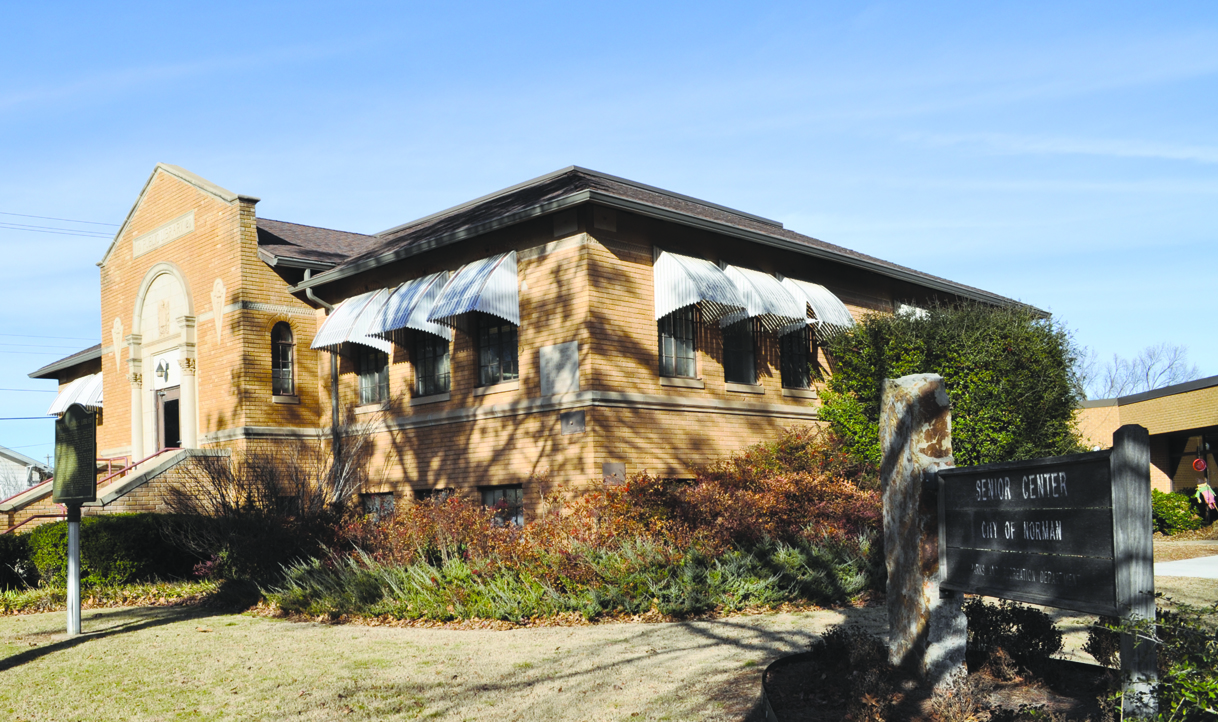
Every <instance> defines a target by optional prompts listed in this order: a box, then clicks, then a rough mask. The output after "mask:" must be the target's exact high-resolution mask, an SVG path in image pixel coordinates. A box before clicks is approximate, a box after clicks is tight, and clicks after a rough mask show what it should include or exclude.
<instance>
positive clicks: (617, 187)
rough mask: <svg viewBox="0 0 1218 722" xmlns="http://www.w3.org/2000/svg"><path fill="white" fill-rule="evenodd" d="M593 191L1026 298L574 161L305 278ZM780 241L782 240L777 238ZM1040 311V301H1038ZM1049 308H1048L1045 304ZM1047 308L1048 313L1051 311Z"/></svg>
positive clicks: (998, 299)
mask: <svg viewBox="0 0 1218 722" xmlns="http://www.w3.org/2000/svg"><path fill="white" fill-rule="evenodd" d="M580 194H587V196H586V197H588V198H589V199H590V200H599V201H600V202H610V203H614V202H617V203H618V204H619V205H622V207H626V208H628V209H631V210H635V211H636V212H641V213H645V214H651V215H657V216H660V217H672V218H673V220H674V221H675V222H678V223H681V222H686V223H688V222H690V221H691V220H692V221H695V222H696V221H706V222H709V224H712V227H714V228H715V229H716V230H719V231H720V232H725V233H729V234H731V233H735V234H737V235H739V236H740V237H744V238H746V239H750V240H755V241H759V242H763V243H773V244H774V245H781V246H785V247H789V248H793V249H795V250H800V249H801V248H802V249H803V252H806V253H809V254H811V255H815V256H819V257H823V258H826V259H829V260H834V261H838V262H842V263H846V264H849V265H853V266H858V267H861V268H866V269H868V270H871V271H874V272H876V273H880V274H882V275H886V276H889V277H893V278H899V279H902V280H905V281H908V282H910V283H915V284H919V285H923V286H926V287H929V288H934V289H940V290H945V291H948V292H950V293H953V294H958V295H960V296H963V297H966V298H973V299H977V300H982V301H985V302H988V303H998V304H1002V305H1008V304H1013V305H1024V304H1020V303H1019V302H1017V301H1014V300H1012V299H1009V298H1006V297H1003V296H999V295H997V294H994V293H990V292H989V291H985V290H982V289H978V288H974V287H972V286H966V285H963V284H959V283H955V282H953V281H950V280H947V279H945V278H940V277H939V276H934V275H931V274H928V273H922V272H921V271H916V270H914V269H912V268H908V267H905V266H901V265H899V264H896V263H891V262H889V261H885V260H883V259H880V258H875V257H873V256H868V255H866V254H864V253H859V252H857V251H852V250H850V249H849V248H843V247H842V246H837V245H834V244H832V243H826V242H824V241H821V240H819V239H816V238H812V237H811V236H805V235H803V234H801V233H796V232H794V231H790V230H787V229H785V228H783V227H782V224H781V223H778V222H776V221H771V220H768V219H765V218H761V217H759V216H754V215H751V214H748V213H743V212H741V211H737V210H734V209H731V208H726V207H724V206H720V205H716V204H713V203H708V202H706V201H702V200H699V199H697V198H691V197H689V196H684V195H681V194H677V193H672V192H670V191H666V190H662V189H660V188H655V187H652V186H647V185H643V184H641V183H636V182H634V181H630V180H627V179H624V178H618V177H616V176H611V175H606V174H604V173H599V172H597V171H592V170H588V169H586V168H580V167H578V166H571V167H569V168H565V169H563V170H560V171H557V172H555V173H551V174H549V175H545V176H542V177H540V178H536V179H534V180H531V181H527V182H525V183H521V184H520V185H516V186H513V187H511V188H507V189H505V190H502V191H499V192H497V193H492V194H491V195H488V196H484V197H482V198H478V199H475V200H473V201H470V202H468V203H464V204H462V205H459V206H456V207H454V208H450V209H448V210H445V211H441V212H439V213H436V214H434V215H431V216H427V217H425V218H421V219H419V220H416V221H412V222H410V223H407V224H405V225H401V226H398V227H396V228H391V229H389V230H387V231H382V232H381V233H378V234H376V237H377V238H378V239H379V241H380V242H379V244H378V245H375V246H370V247H369V248H367V249H366V250H364V251H363V252H361V253H360V254H358V255H352V256H351V257H349V258H347V259H346V260H344V261H343V262H341V263H339V264H337V265H336V267H335V268H333V269H331V270H328V271H325V272H323V273H321V274H319V275H318V276H315V277H314V279H313V280H312V281H309V282H306V283H304V284H301V286H300V287H302V288H303V287H304V286H315V285H322V284H325V283H327V282H329V281H332V280H338V279H339V278H343V277H346V276H350V275H354V274H356V273H360V272H362V271H365V270H367V269H368V268H371V267H375V266H376V265H380V264H381V263H389V262H393V261H395V260H399V259H401V258H404V257H407V256H410V255H414V254H415V253H418V252H422V251H424V250H427V249H429V248H434V247H438V246H442V245H447V244H448V243H454V242H457V241H460V240H463V239H465V238H470V237H473V236H475V235H478V234H479V233H482V232H485V231H487V230H489V229H490V228H493V227H496V225H497V224H506V223H511V222H516V221H517V220H523V219H524V218H525V217H526V216H529V215H531V214H532V215H536V214H539V212H549V210H547V208H546V207H547V206H549V205H552V206H554V209H555V210H557V207H558V206H560V205H562V203H561V202H562V200H563V199H569V198H570V197H572V196H577V195H580ZM775 241H777V243H774V242H775ZM1034 310H1037V311H1039V310H1038V309H1034ZM1040 313H1044V312H1040ZM1045 315H1047V314H1045Z"/></svg>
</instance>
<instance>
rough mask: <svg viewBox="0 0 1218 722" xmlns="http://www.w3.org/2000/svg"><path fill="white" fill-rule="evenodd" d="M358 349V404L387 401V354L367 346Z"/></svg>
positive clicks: (358, 346)
mask: <svg viewBox="0 0 1218 722" xmlns="http://www.w3.org/2000/svg"><path fill="white" fill-rule="evenodd" d="M356 348H358V349H359V359H358V364H359V402H360V403H361V404H379V403H381V402H382V401H386V400H388V399H389V354H387V353H385V352H384V351H377V350H376V349H374V348H369V347H368V346H360V345H357V346H356Z"/></svg>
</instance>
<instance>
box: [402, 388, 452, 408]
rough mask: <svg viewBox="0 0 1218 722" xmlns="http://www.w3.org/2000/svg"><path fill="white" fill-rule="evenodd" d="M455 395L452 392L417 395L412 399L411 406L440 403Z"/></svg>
mask: <svg viewBox="0 0 1218 722" xmlns="http://www.w3.org/2000/svg"><path fill="white" fill-rule="evenodd" d="M452 397H453V395H452V393H450V392H447V391H446V392H444V393H442V394H432V395H430V396H416V397H414V398H413V399H411V400H410V405H411V406H422V405H424V404H438V403H442V402H444V401H449V400H451V399H452Z"/></svg>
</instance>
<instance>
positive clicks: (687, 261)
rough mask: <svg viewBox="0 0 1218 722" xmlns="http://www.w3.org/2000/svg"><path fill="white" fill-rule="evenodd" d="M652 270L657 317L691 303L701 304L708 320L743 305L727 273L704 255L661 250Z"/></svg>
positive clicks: (659, 317) (741, 307)
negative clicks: (684, 254)
mask: <svg viewBox="0 0 1218 722" xmlns="http://www.w3.org/2000/svg"><path fill="white" fill-rule="evenodd" d="M653 271H654V274H655V300H656V320H659V319H661V318H664V317H665V316H667V315H668V314H670V313H672V312H673V311H676V310H678V309H682V308H685V307H686V306H692V305H694V304H699V305H701V307H702V316H703V318H704V319H706V320H707V321H713V320H716V319H720V318H723V317H725V316H730V315H731V314H733V313H741V312H743V311H744V310H745V308H746V304H745V302H744V300H743V299H741V298H740V294H739V293H738V292H737V291H736V285H735V284H734V283H732V280H731V279H730V278H728V277H727V274H725V273H724V272H723V271H722V270H720V269H719V267H718V266H716V265H715V264H713V263H711V262H710V261H708V260H706V259H704V258H692V257H690V256H681V255H678V254H676V253H669V252H667V251H664V252H662V253H660V256H659V258H657V259H656V260H655V264H654V267H653Z"/></svg>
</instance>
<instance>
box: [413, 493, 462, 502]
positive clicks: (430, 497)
mask: <svg viewBox="0 0 1218 722" xmlns="http://www.w3.org/2000/svg"><path fill="white" fill-rule="evenodd" d="M452 496H453V490H452V489H415V490H414V500H415V503H418V502H423V501H427V502H431V503H433V504H443V503H444V502H446V501H448V500H449V499H451V498H452Z"/></svg>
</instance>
